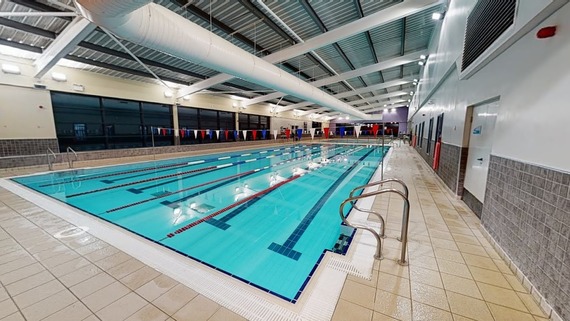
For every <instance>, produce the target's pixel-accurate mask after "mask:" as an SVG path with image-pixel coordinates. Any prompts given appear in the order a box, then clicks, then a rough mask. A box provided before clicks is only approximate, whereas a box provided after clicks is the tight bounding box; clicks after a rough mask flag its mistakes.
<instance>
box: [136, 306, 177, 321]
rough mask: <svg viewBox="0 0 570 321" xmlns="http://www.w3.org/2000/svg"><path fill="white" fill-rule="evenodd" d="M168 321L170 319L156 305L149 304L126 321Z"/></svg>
mask: <svg viewBox="0 0 570 321" xmlns="http://www.w3.org/2000/svg"><path fill="white" fill-rule="evenodd" d="M166 319H168V315H166V314H165V313H164V312H162V311H160V309H159V308H157V307H155V306H154V305H152V304H147V305H145V306H144V307H143V308H142V309H140V310H138V311H137V312H135V313H134V314H133V315H131V316H130V317H128V318H127V319H126V320H125V321H164V320H166Z"/></svg>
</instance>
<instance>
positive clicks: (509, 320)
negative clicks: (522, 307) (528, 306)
mask: <svg viewBox="0 0 570 321" xmlns="http://www.w3.org/2000/svg"><path fill="white" fill-rule="evenodd" d="M489 308H490V309H491V313H492V314H493V316H494V317H495V320H501V321H534V318H533V317H532V315H530V314H528V313H523V312H521V311H517V310H513V309H509V308H506V307H502V306H499V305H496V304H493V303H489Z"/></svg>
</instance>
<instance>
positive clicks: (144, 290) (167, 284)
mask: <svg viewBox="0 0 570 321" xmlns="http://www.w3.org/2000/svg"><path fill="white" fill-rule="evenodd" d="M176 285H178V282H177V281H176V280H174V279H172V278H170V277H168V276H166V275H164V274H161V275H159V276H158V277H156V278H154V279H152V280H150V281H148V282H147V283H146V284H144V285H143V286H141V287H140V288H138V289H137V290H136V292H137V293H138V294H139V295H140V296H142V297H143V298H144V299H145V300H147V301H149V302H150V301H153V300H154V299H156V298H158V297H159V296H161V295H163V294H164V293H166V291H168V290H170V289H172V288H173V287H175V286H176Z"/></svg>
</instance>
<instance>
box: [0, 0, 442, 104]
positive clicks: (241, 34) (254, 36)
mask: <svg viewBox="0 0 570 321" xmlns="http://www.w3.org/2000/svg"><path fill="white" fill-rule="evenodd" d="M303 1H304V0H300V1H279V0H266V1H264V4H265V5H266V6H267V7H269V9H270V10H272V11H273V12H274V13H275V14H276V15H277V16H278V17H279V18H280V19H282V21H283V22H284V23H285V24H287V26H288V27H289V28H291V30H293V31H294V32H295V33H296V34H297V35H298V36H299V37H301V39H302V40H305V41H306V40H308V39H310V38H313V37H315V36H317V35H320V34H322V33H323V30H322V29H321V27H323V28H325V29H324V30H333V29H335V28H342V27H343V26H345V25H346V24H347V23H350V22H353V21H356V20H358V19H359V18H360V15H361V14H363V15H364V16H368V15H371V14H373V13H376V12H378V11H381V10H384V9H386V8H388V7H390V6H392V5H394V4H397V3H400V2H402V0H375V1H364V0H339V1H320V0H319V1H316V0H307V1H306V2H305V3H303ZM59 2H60V3H63V4H65V5H67V6H73V1H72V0H59ZM154 2H155V3H157V4H160V5H162V6H164V7H166V8H168V9H170V10H172V11H174V12H176V13H177V14H180V15H182V16H183V17H185V18H186V19H188V20H190V21H192V22H194V23H196V24H198V25H200V26H202V27H204V28H207V29H210V30H212V31H213V32H214V33H215V34H217V35H219V36H221V37H223V38H224V39H226V40H228V41H231V42H232V43H233V44H234V45H237V46H239V47H240V48H242V49H244V50H247V51H248V52H250V53H252V54H256V55H257V56H261V57H263V56H265V55H267V54H269V53H272V52H277V51H279V50H281V49H284V48H286V47H289V46H291V45H293V44H294V43H295V42H297V41H296V40H295V38H294V37H293V35H292V34H290V32H289V31H287V30H286V29H285V28H283V27H282V26H281V25H280V24H279V23H278V22H276V21H271V19H272V18H270V16H269V15H268V14H267V12H264V10H265V9H264V8H263V7H261V6H260V5H259V4H258V3H257V1H255V0H232V1H228V0H194V1H189V2H188V1H186V0H155V1H154ZM50 7H51V8H50ZM308 9H309V11H312V12H308V11H307V10H308ZM359 9H361V11H359ZM64 10H66V9H65V7H64V6H58V5H57V4H54V3H52V2H48V1H47V0H40V1H35V2H32V1H24V0H12V1H2V2H0V11H2V12H32V11H64ZM438 10H441V7H439V6H436V7H432V8H431V9H427V10H423V11H421V12H418V13H416V14H414V15H411V16H408V17H406V18H405V20H404V19H400V20H396V21H393V22H391V23H388V24H386V25H383V26H379V27H377V28H373V29H371V30H370V31H368V32H364V33H360V34H357V35H354V36H352V37H349V38H346V39H343V40H341V41H339V42H338V43H336V44H331V45H327V46H324V47H322V48H319V49H317V50H315V52H316V54H318V56H320V57H321V58H322V59H323V60H324V61H325V62H326V64H328V65H329V66H330V67H331V68H333V69H334V71H335V72H336V73H337V74H341V73H345V72H347V71H350V70H354V69H357V68H362V67H365V66H369V65H371V64H374V63H376V62H377V61H384V60H387V59H390V58H393V57H397V56H400V55H402V54H406V53H410V52H414V51H417V50H420V49H426V48H427V47H428V44H429V41H430V38H431V35H432V33H433V30H434V27H435V23H434V21H433V20H432V19H431V14H432V13H433V12H435V11H438ZM210 14H211V16H210ZM315 14H316V15H315ZM2 19H4V20H2ZM8 20H9V21H8ZM70 20H71V19H70V18H59V17H6V18H0V41H2V42H3V43H4V44H8V45H10V44H12V46H13V47H19V48H23V49H28V50H33V51H34V50H35V51H40V52H41V50H40V49H38V48H45V47H47V46H49V45H50V43H51V42H52V41H53V37H54V36H55V35H57V34H59V33H61V32H62V31H63V30H64V29H65V27H66V26H67V25H68V24H69V22H70ZM13 23H17V24H16V27H14V25H13ZM319 24H321V27H320V26H319ZM21 26H23V28H20V27H21ZM277 28H279V30H277ZM123 43H124V44H125V45H126V46H127V47H128V48H129V50H130V51H132V52H133V53H134V54H135V55H136V56H137V57H139V58H141V59H144V60H145V61H147V62H149V63H148V67H149V68H150V69H151V70H152V71H153V72H155V73H156V74H158V75H159V76H160V77H164V78H165V79H167V80H172V81H176V82H178V83H187V84H191V83H195V82H198V81H200V80H202V79H205V78H209V77H212V76H214V75H216V74H217V73H218V72H217V71H215V70H212V69H209V68H206V67H203V66H199V65H196V64H194V63H192V62H189V61H185V60H183V59H180V58H177V57H173V56H171V55H168V54H166V53H163V52H159V51H156V50H151V49H148V48H145V47H142V46H139V45H135V44H132V43H128V42H126V41H124V42H123ZM33 48H36V49H33ZM374 53H375V54H376V57H375V56H374ZM70 55H71V56H72V57H71V58H74V60H76V61H73V62H71V61H67V62H66V63H67V64H68V65H73V66H74V67H76V68H81V69H85V70H89V71H93V72H97V73H101V74H107V75H112V76H116V77H120V78H124V79H132V80H137V81H146V82H156V80H154V79H151V78H148V77H147V76H148V75H145V74H147V72H146V70H145V69H144V68H143V67H142V66H140V65H139V64H138V63H137V62H135V61H134V60H133V59H132V58H130V57H128V56H125V52H124V51H123V50H122V48H121V47H120V46H119V45H117V44H116V43H115V42H114V41H113V40H112V39H111V38H110V37H108V36H107V35H106V34H105V33H103V32H102V31H101V30H95V31H94V32H92V33H91V34H90V35H89V36H88V37H87V38H86V39H85V40H84V42H83V43H82V44H80V45H79V46H78V47H77V48H75V49H74V50H73V51H72V52H71V53H70ZM77 61H80V62H77ZM90 62H92V64H90ZM279 66H280V67H281V68H283V69H284V70H286V71H287V72H290V73H292V74H294V75H296V76H298V77H301V78H302V79H305V80H306V81H313V80H318V79H322V78H328V77H330V76H332V75H333V74H332V73H331V71H330V70H328V69H327V68H326V67H325V66H323V65H322V64H321V63H320V62H318V59H316V56H314V55H313V54H310V53H307V54H303V55H300V56H299V57H295V58H291V59H288V60H287V61H285V62H282V63H280V64H279ZM129 70H131V71H132V73H131V72H129ZM419 71H420V66H419V65H417V63H411V64H408V65H405V66H402V67H395V68H391V69H389V70H383V71H381V72H372V73H369V74H366V75H362V76H360V77H357V78H353V79H348V80H346V82H347V83H349V84H350V85H351V86H352V87H354V88H356V89H358V88H362V87H364V86H371V85H375V84H378V83H381V82H383V81H390V80H394V79H398V78H400V77H402V76H404V77H406V76H410V75H417V74H418V73H419ZM408 87H409V86H404V87H402V86H399V88H398V90H401V89H405V90H407V89H409V88H408ZM212 89H216V90H226V91H227V90H238V91H239V90H243V91H244V92H248V91H249V92H248V93H247V94H244V95H245V96H248V97H254V96H258V95H264V94H266V93H267V92H268V88H265V87H263V86H259V85H255V84H252V83H250V82H247V81H244V80H241V79H234V80H232V81H230V82H228V83H226V84H220V85H216V86H214V87H213V88H212ZM255 90H258V91H259V93H258V94H252V93H250V91H255ZM323 90H326V91H327V92H329V93H332V94H335V93H340V92H345V91H348V90H349V88H348V87H347V86H346V85H345V84H342V83H336V84H331V85H328V86H326V87H323ZM389 90H391V89H388V90H379V91H374V92H365V93H362V94H361V95H360V96H357V95H354V96H351V97H347V98H346V101H348V102H350V101H354V100H360V99H362V97H365V98H366V97H372V96H373V95H380V94H384V93H386V92H388V91H389ZM285 99H286V100H288V101H289V103H295V102H298V101H299V99H296V98H294V97H289V96H288V97H286V98H285ZM284 104H287V102H284ZM315 107H316V106H315Z"/></svg>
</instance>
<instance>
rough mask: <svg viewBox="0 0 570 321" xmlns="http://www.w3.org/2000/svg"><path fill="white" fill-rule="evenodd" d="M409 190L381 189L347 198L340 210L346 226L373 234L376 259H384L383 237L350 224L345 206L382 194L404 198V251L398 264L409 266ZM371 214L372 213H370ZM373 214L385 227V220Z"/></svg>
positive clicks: (401, 239) (371, 230)
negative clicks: (407, 258)
mask: <svg viewBox="0 0 570 321" xmlns="http://www.w3.org/2000/svg"><path fill="white" fill-rule="evenodd" d="M394 182H399V183H401V184H403V182H401V181H399V180H395V179H394ZM379 184H380V183H379V182H377V183H376V184H375V183H372V184H369V185H379ZM403 186H405V184H403ZM358 189H359V188H356V189H355V190H358ZM407 192H408V189H407V187H406V186H405V190H404V192H402V191H399V190H397V189H393V188H389V189H381V190H379V191H374V192H370V193H366V194H361V195H359V196H352V197H349V198H347V199H346V200H344V201H343V202H342V203H341V205H340V208H339V213H340V217H341V220H342V222H343V223H344V224H346V225H348V226H350V227H353V228H356V229H358V228H360V229H363V230H366V231H369V232H371V233H372V234H373V235H374V237H375V238H376V242H377V245H376V254H375V255H374V258H376V259H381V258H382V243H381V242H382V236H381V234H380V233H377V232H376V231H375V230H373V229H371V228H369V227H366V226H357V225H353V224H351V223H350V222H348V220H347V219H346V217H345V216H344V206H345V205H346V204H347V203H349V202H350V203H351V204H354V202H355V201H357V200H359V199H362V198H366V197H372V196H376V195H380V194H384V193H396V194H398V195H400V197H402V199H403V200H404V212H403V218H402V231H401V235H400V238H399V239H398V240H399V241H401V242H402V250H401V253H400V260H398V264H400V265H407V264H408V263H407V260H406V251H407V246H408V223H409V221H410V202H409V200H408V195H407ZM355 209H357V210H358V208H356V207H355ZM368 213H370V212H368ZM372 214H375V215H377V216H378V217H379V218H380V222H381V224H382V226H384V218H382V216H381V215H380V214H378V213H376V212H373V213H372Z"/></svg>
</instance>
